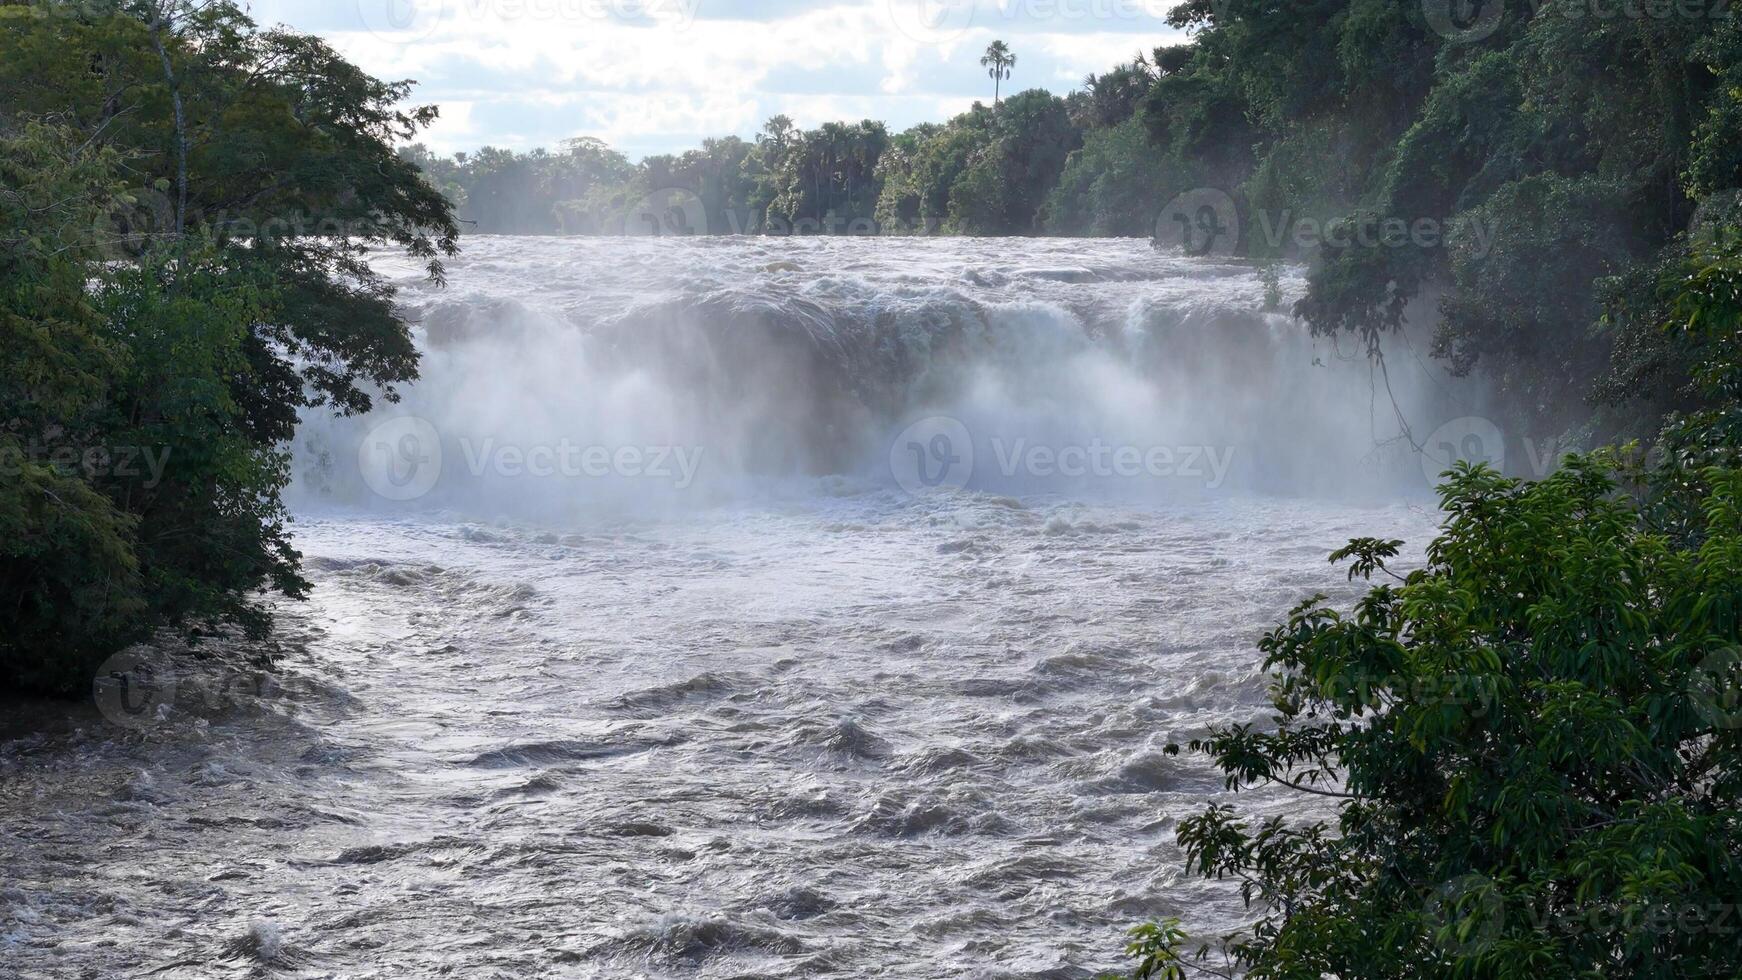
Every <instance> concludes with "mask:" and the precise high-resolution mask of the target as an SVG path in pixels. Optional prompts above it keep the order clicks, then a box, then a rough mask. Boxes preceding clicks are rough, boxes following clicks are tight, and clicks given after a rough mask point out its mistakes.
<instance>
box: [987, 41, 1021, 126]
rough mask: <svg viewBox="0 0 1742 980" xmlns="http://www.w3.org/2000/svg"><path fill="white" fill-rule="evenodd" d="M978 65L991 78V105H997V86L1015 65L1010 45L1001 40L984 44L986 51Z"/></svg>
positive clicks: (995, 106) (994, 106)
mask: <svg viewBox="0 0 1742 980" xmlns="http://www.w3.org/2000/svg"><path fill="white" fill-rule="evenodd" d="M980 67H982V68H984V69H986V74H987V75H988V76H990V77H991V79H992V107H993V108H994V109H996V108H997V107H998V88H999V86H1000V85H1002V84H1003V83H1004V80H1005V79H1006V78H1009V77H1010V69H1012V68H1014V67H1016V56H1015V55H1014V54H1011V53H1010V47H1009V46H1008V45H1006V44H1005V43H1004V42H1003V41H993V42H992V43H991V44H989V45H987V46H986V53H985V55H983V56H982V57H981V58H980Z"/></svg>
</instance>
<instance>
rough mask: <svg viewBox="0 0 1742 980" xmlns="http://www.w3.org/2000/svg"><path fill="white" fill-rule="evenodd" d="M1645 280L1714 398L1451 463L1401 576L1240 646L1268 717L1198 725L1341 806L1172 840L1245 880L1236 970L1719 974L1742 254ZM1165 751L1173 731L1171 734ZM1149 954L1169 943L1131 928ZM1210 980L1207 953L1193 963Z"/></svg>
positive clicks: (1357, 562)
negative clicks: (1248, 915) (1437, 524)
mask: <svg viewBox="0 0 1742 980" xmlns="http://www.w3.org/2000/svg"><path fill="white" fill-rule="evenodd" d="M1731 232H1732V233H1731V234H1730V235H1728V236H1724V237H1723V238H1722V239H1721V240H1720V241H1719V242H1718V243H1716V244H1715V245H1713V246H1711V247H1709V248H1703V249H1702V250H1700V251H1698V252H1696V253H1695V254H1693V255H1692V256H1690V257H1689V258H1687V259H1686V260H1685V262H1684V263H1682V264H1680V265H1678V266H1676V267H1673V268H1671V269H1669V270H1667V271H1666V272H1665V274H1664V276H1663V278H1662V280H1661V281H1660V288H1661V290H1662V293H1663V299H1664V301H1665V306H1664V308H1665V309H1666V310H1667V311H1668V312H1667V314H1666V316H1667V322H1666V323H1664V324H1663V326H1662V329H1664V330H1665V331H1666V332H1667V333H1669V334H1672V335H1675V336H1677V337H1679V338H1680V339H1681V340H1682V341H1683V342H1685V343H1687V344H1688V345H1689V346H1690V347H1691V349H1692V351H1693V352H1694V353H1695V354H1696V355H1697V356H1698V358H1699V363H1700V364H1701V365H1702V366H1701V368H1700V369H1699V370H1698V371H1697V372H1696V373H1695V376H1694V379H1693V382H1694V384H1695V386H1696V387H1697V388H1698V389H1699V392H1700V394H1701V395H1702V397H1703V398H1704V399H1705V400H1706V401H1707V402H1708V403H1709V404H1711V405H1712V406H1713V407H1711V408H1708V409H1705V410H1702V411H1699V412H1695V413H1690V414H1689V415H1687V416H1685V417H1680V418H1675V419H1672V420H1670V422H1669V423H1668V426H1667V428H1666V433H1665V438H1664V444H1665V446H1666V451H1665V452H1664V453H1663V455H1662V460H1661V462H1660V463H1659V464H1658V465H1657V466H1655V468H1651V469H1646V468H1644V467H1643V466H1642V465H1641V464H1640V462H1639V461H1638V459H1637V453H1636V452H1635V451H1634V450H1633V449H1631V448H1624V449H1622V450H1620V451H1613V450H1606V451H1602V452H1599V453H1596V454H1592V455H1588V456H1571V457H1569V458H1568V459H1567V460H1566V463H1565V465H1564V467H1563V468H1562V469H1561V470H1560V471H1559V472H1557V473H1555V474H1553V475H1552V476H1550V477H1548V478H1547V479H1544V480H1542V481H1540V482H1536V483H1525V482H1522V481H1518V480H1511V479H1507V478H1505V477H1502V476H1500V475H1499V474H1497V473H1494V472H1492V471H1491V470H1488V469H1486V468H1484V467H1471V466H1468V465H1465V464H1460V465H1459V466H1458V467H1457V468H1456V469H1455V470H1453V471H1451V472H1449V473H1447V474H1446V478H1447V479H1446V482H1445V484H1444V485H1443V486H1442V487H1441V489H1440V495H1441V506H1442V508H1443V510H1444V512H1445V514H1446V518H1445V523H1444V525H1443V527H1442V530H1441V533H1440V535H1439V537H1438V538H1436V539H1435V540H1434V542H1433V543H1432V544H1431V545H1430V546H1429V547H1428V550H1427V564H1426V566H1425V567H1423V568H1419V569H1417V570H1414V571H1411V572H1409V573H1408V574H1407V575H1399V574H1397V573H1396V572H1394V571H1392V569H1391V568H1390V563H1391V562H1392V560H1393V559H1395V557H1396V556H1397V554H1398V552H1399V546H1400V545H1401V544H1402V542H1398V541H1384V540H1377V539H1371V538H1363V539H1357V540H1355V541H1352V542H1350V543H1349V545H1348V547H1346V548H1344V549H1342V550H1340V551H1338V552H1336V553H1335V554H1333V555H1332V559H1333V560H1347V561H1350V562H1351V565H1350V578H1351V579H1353V578H1355V577H1356V576H1360V577H1361V578H1362V579H1363V580H1371V579H1372V578H1373V576H1374V575H1375V574H1376V573H1377V574H1379V575H1382V576H1385V577H1387V578H1389V579H1391V581H1387V582H1384V583H1383V584H1380V585H1378V586H1375V587H1373V588H1372V589H1371V590H1370V591H1369V592H1368V593H1367V595H1366V596H1365V597H1363V598H1362V599H1361V600H1359V601H1358V602H1357V603H1356V604H1355V605H1354V607H1353V608H1352V609H1351V610H1349V611H1347V612H1343V611H1339V610H1337V609H1334V608H1331V607H1330V606H1329V605H1328V604H1327V603H1326V601H1325V600H1324V597H1322V596H1320V597H1315V598H1313V599H1309V600H1308V601H1306V602H1305V603H1303V604H1301V605H1300V606H1298V607H1297V608H1296V609H1295V610H1294V611H1293V612H1292V613H1291V614H1290V616H1289V618H1288V622H1287V623H1286V624H1285V625H1283V626H1281V627H1278V628H1277V629H1275V630H1273V631H1271V632H1270V633H1269V634H1267V635H1266V636H1265V637H1264V638H1263V640H1262V641H1261V642H1260V644H1259V646H1260V649H1261V650H1262V651H1263V652H1264V654H1265V663H1266V666H1267V668H1269V669H1271V670H1272V671H1273V672H1274V673H1273V679H1272V685H1271V691H1272V697H1273V703H1274V705H1275V707H1276V712H1277V713H1276V717H1275V719H1274V724H1273V725H1271V726H1259V725H1236V726H1232V727H1228V728H1223V729H1219V730H1216V731H1213V732H1212V733H1211V734H1210V735H1209V736H1208V737H1207V738H1204V739H1201V740H1199V741H1196V742H1194V743H1192V748H1193V749H1195V750H1198V751H1203V752H1206V753H1208V754H1209V755H1210V756H1211V758H1213V759H1214V761H1215V763H1216V764H1217V766H1218V767H1219V768H1221V769H1222V771H1223V772H1224V773H1225V774H1226V777H1227V785H1228V786H1229V787H1230V788H1233V789H1243V788H1248V787H1253V786H1260V785H1265V784H1276V785H1280V786H1283V787H1286V788H1291V789H1293V790H1295V791H1298V792H1301V793H1303V794H1310V795H1311V796H1312V797H1314V798H1316V799H1318V800H1320V801H1329V803H1328V805H1330V806H1334V807H1335V810H1336V821H1335V824H1331V823H1328V822H1325V821H1323V820H1314V819H1310V818H1307V819H1285V818H1272V819H1269V820H1265V821H1262V822H1256V823H1255V822H1253V821H1251V820H1248V819H1246V818H1244V817H1243V816H1241V814H1240V813H1239V811H1238V810H1237V809H1236V808H1234V807H1231V806H1225V805H1213V806H1211V807H1209V808H1208V809H1207V810H1206V811H1205V812H1204V813H1203V814H1202V815H1200V816H1197V817H1193V818H1191V819H1188V820H1185V821H1182V823H1181V825H1180V829H1179V831H1178V837H1179V840H1180V843H1181V844H1182V845H1183V846H1184V848H1185V850H1186V854H1187V859H1188V861H1189V862H1190V865H1191V867H1192V869H1193V870H1194V871H1196V872H1198V873H1199V874H1202V875H1206V876H1209V877H1214V878H1224V879H1230V880H1233V881H1237V882H1239V883H1240V886H1241V894H1242V896H1243V898H1244V899H1245V901H1246V903H1247V905H1248V907H1249V908H1251V909H1252V910H1253V911H1254V912H1255V914H1256V915H1255V920H1254V921H1253V922H1252V924H1251V925H1250V926H1249V927H1247V928H1245V929H1243V930H1240V931H1238V932H1236V933H1234V934H1232V935H1230V936H1228V937H1226V938H1225V939H1224V942H1223V950H1224V951H1225V952H1226V953H1227V954H1228V956H1229V957H1230V958H1231V959H1232V961H1233V963H1232V964H1231V965H1232V966H1233V967H1234V968H1235V969H1236V970H1239V971H1244V972H1245V973H1246V975H1249V976H1254V977H1320V976H1339V977H1406V976H1448V977H1498V978H1509V977H1519V978H1525V977H1542V976H1552V977H1584V976H1599V975H1601V976H1626V977H1666V978H1667V977H1684V976H1731V975H1734V972H1735V968H1736V944H1735V935H1734V930H1735V927H1734V924H1733V923H1732V922H1731V921H1730V920H1731V919H1732V918H1733V915H1734V912H1735V909H1736V908H1737V902H1738V900H1739V899H1742V467H1739V466H1738V463H1739V462H1742V424H1739V423H1738V418H1739V417H1742V410H1739V408H1738V406H1739V405H1742V356H1739V355H1738V347H1737V346H1736V343H1735V339H1736V336H1737V334H1738V331H1742V261H1739V260H1738V258H1739V256H1742V247H1739V246H1738V244H1737V236H1736V235H1735V234H1734V229H1731ZM1170 750H1171V751H1177V748H1175V749H1170ZM1139 940H1140V941H1139V942H1137V943H1134V944H1133V948H1132V953H1133V955H1137V956H1140V957H1143V962H1144V963H1150V962H1155V961H1156V960H1157V958H1158V957H1159V958H1160V961H1161V962H1170V961H1169V960H1168V959H1167V956H1168V954H1171V953H1173V952H1176V951H1178V950H1179V949H1180V948H1181V947H1182V946H1183V945H1184V944H1185V940H1184V938H1183V937H1181V936H1179V935H1178V934H1177V933H1173V932H1170V931H1168V930H1159V931H1158V930H1155V929H1150V930H1148V931H1147V932H1145V933H1144V934H1143V935H1142V936H1140V937H1139ZM1215 972H1217V973H1219V974H1223V975H1225V973H1226V971H1225V970H1217V971H1215Z"/></svg>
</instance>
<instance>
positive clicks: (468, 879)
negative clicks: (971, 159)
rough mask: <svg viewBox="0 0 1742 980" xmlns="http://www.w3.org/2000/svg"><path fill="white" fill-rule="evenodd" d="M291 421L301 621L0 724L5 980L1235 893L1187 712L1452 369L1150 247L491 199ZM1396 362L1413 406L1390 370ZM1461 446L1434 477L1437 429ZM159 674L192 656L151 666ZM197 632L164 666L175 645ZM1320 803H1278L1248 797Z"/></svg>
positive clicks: (1025, 933)
mask: <svg viewBox="0 0 1742 980" xmlns="http://www.w3.org/2000/svg"><path fill="white" fill-rule="evenodd" d="M381 267H382V268H384V269H386V270H388V271H389V272H390V273H391V274H392V275H393V276H394V278H395V279H396V280H398V281H400V282H401V283H402V285H403V287H404V290H403V292H402V295H401V297H400V299H401V301H402V302H403V304H404V305H405V308H406V310H407V311H408V313H410V314H411V315H412V316H414V317H415V318H416V319H417V322H418V324H419V326H418V331H417V332H418V339H419V342H420V344H421V345H422V347H423V348H424V350H425V355H426V356H425V363H424V369H423V377H422V378H421V379H420V380H419V381H418V382H417V383H416V384H415V385H411V386H409V387H408V388H407V389H406V391H405V397H404V399H403V401H401V402H400V403H398V404H394V405H389V404H382V405H380V406H379V407H378V409H377V411H376V412H374V413H372V414H371V415H370V416H368V417H366V418H361V419H348V420H332V419H329V418H325V417H322V416H319V415H318V414H313V413H311V415H310V417H309V419H308V420H307V423H306V424H305V426H304V430H303V433H302V435H300V436H299V439H298V441H297V444H296V445H295V446H294V447H293V453H294V467H295V470H296V478H295V484H294V486H293V487H292V488H291V491H290V494H289V499H290V501H291V504H292V509H293V513H294V515H295V525H294V527H295V534H296V541H297V544H298V547H299V548H300V549H301V550H302V551H303V553H304V555H305V563H306V567H307V573H308V576H309V578H310V580H311V581H312V583H313V591H312V595H311V597H310V598H309V599H308V600H307V601H306V602H288V601H283V602H276V603H275V604H274V605H275V608H276V609H277V611H278V619H279V624H280V627H279V635H278V637H277V639H276V641H275V647H274V649H275V651H276V653H277V658H276V660H275V661H273V663H272V664H271V665H270V666H260V665H251V664H250V662H249V661H248V660H246V659H245V658H244V656H243V654H244V653H245V652H246V651H245V650H244V645H243V644H241V643H239V642H233V641H218V642H208V643H207V644H205V645H204V646H202V648H201V649H200V652H199V654H198V656H197V657H193V658H190V657H188V656H179V657H170V656H169V654H168V652H166V651H162V650H158V651H134V652H132V653H130V654H128V655H127V657H126V658H124V663H123V664H122V666H127V665H129V664H134V665H137V664H144V665H146V666H151V665H156V666H157V667H158V669H159V671H160V672H159V673H158V674H156V675H154V676H155V682H154V684H153V685H150V686H142V685H134V686H132V687H130V688H129V689H127V690H125V691H119V690H116V689H115V686H114V684H113V683H110V684H108V685H107V686H105V687H103V689H102V691H101V697H100V698H99V699H98V701H100V702H101V703H100V704H98V703H95V702H94V703H93V704H91V705H86V706H82V707H71V708H69V707H68V706H65V705H42V704H19V703H11V704H8V705H4V706H0V707H4V708H5V709H6V710H7V711H8V714H9V717H7V718H5V719H4V720H3V721H0V866H3V867H4V868H5V872H4V875H3V876H0V975H5V974H11V975H17V976H21V977H57V978H58V977H67V978H74V977H81V978H82V977H109V976H123V977H140V976H147V975H157V976H171V977H182V976H187V977H251V976H274V977H346V978H350V977H383V978H385V977H420V978H421V977H431V978H433V977H446V976H463V977H478V978H484V977H504V978H506V977H514V978H520V977H547V976H548V977H576V978H582V977H599V978H604V977H612V978H616V977H820V976H841V977H860V976H898V977H942V976H975V977H1086V976H1090V975H1092V974H1093V973H1094V972H1095V971H1096V970H1099V969H1108V968H1113V967H1116V966H1118V965H1119V961H1120V957H1119V950H1120V947H1121V945H1122V942H1123V931H1124V930H1125V929H1127V928H1129V927H1130V926H1132V925H1135V924H1137V923H1140V922H1144V921H1149V920H1153V919H1157V918H1162V917H1167V916H1177V917H1179V918H1181V919H1182V920H1184V922H1185V925H1186V926H1187V928H1188V929H1190V930H1192V931H1193V932H1194V933H1196V934H1199V935H1204V936H1209V935H1213V934H1215V933H1217V932H1218V931H1221V930H1227V929H1231V928H1234V927H1235V926H1237V925H1238V924H1240V923H1241V922H1243V921H1245V918H1246V915H1247V913H1246V912H1245V910H1244V909H1243V908H1242V907H1241V905H1240V902H1239V900H1238V895H1237V894H1236V893H1235V892H1233V891H1231V890H1230V889H1229V888H1227V887H1225V886H1223V885H1220V884H1215V883H1208V882H1203V881H1201V880H1198V879H1196V878H1194V877H1193V876H1191V875H1190V874H1188V873H1187V872H1186V869H1185V867H1184V862H1183V859H1182V854H1181V852H1180V850H1179V848H1178V847H1177V846H1176V845H1175V843H1174V830H1175V827H1176V825H1177V822H1178V821H1179V820H1180V819H1181V818H1182V817H1185V816H1189V815H1191V814H1193V813H1196V812H1199V811H1201V810H1202V808H1203V807H1204V806H1205V804H1206V803H1209V802H1212V801H1217V802H1227V801H1231V800H1232V799H1233V794H1230V793H1227V792H1226V791H1225V789H1224V786H1223V782H1222V778H1221V775H1220V773H1219V772H1217V771H1216V770H1214V769H1213V767H1211V766H1209V765H1207V764H1206V763H1205V762H1204V761H1203V760H1202V759H1200V758H1196V757H1193V756H1192V755H1191V754H1189V753H1187V754H1183V755H1179V756H1171V755H1168V754H1166V753H1164V751H1163V749H1164V747H1165V746H1167V745H1168V744H1169V743H1172V742H1183V741H1185V740H1188V739H1190V738H1193V737H1196V736H1199V735H1202V734H1204V733H1205V732H1207V731H1208V730H1209V729H1210V727H1211V726H1214V725H1218V724H1228V723H1245V722H1251V723H1255V724H1259V725H1263V724H1266V723H1267V719H1268V717H1269V709H1268V706H1267V702H1266V698H1265V678H1264V676H1263V673H1262V671H1261V669H1260V664H1259V657H1258V654H1257V653H1256V648H1255V641H1256V639H1257V637H1258V635H1259V634H1260V633H1261V632H1262V631H1263V630H1264V629H1265V628H1267V627H1268V626H1269V625H1270V624H1272V623H1274V622H1276V621H1278V620H1279V619H1280V618H1281V617H1283V616H1284V615H1286V612H1287V610H1288V609H1289V608H1290V607H1291V606H1292V605H1294V604H1295V603H1296V602H1298V601H1299V600H1300V599H1302V598H1304V597H1306V596H1308V595H1311V594H1313V593H1318V592H1325V593H1328V594H1331V595H1333V596H1339V597H1348V596H1352V595H1354V594H1355V588H1354V587H1353V586H1351V585H1350V584H1349V583H1348V582H1347V581H1346V580H1345V576H1344V574H1343V572H1342V571H1341V570H1339V569H1337V568H1334V567H1332V566H1331V565H1329V564H1328V563H1327V562H1326V560H1325V556H1326V555H1327V553H1328V552H1330V551H1331V550H1332V549H1334V548H1336V547H1338V546H1340V545H1342V544H1343V543H1345V542H1346V540H1347V539H1348V538H1350V537H1353V536H1357V535H1387V536H1393V537H1398V538H1403V539H1405V540H1406V541H1408V542H1409V551H1408V554H1409V555H1410V556H1419V554H1420V548H1421V546H1422V545H1424V544H1425V543H1426V541H1427V539H1428V537H1429V536H1430V535H1431V533H1432V529H1433V526H1434V523H1435V520H1436V517H1435V514H1434V511H1433V501H1432V496H1431V493H1430V487H1429V481H1428V480H1427V478H1426V477H1425V476H1424V474H1423V466H1422V465H1421V463H1420V462H1419V461H1418V460H1417V459H1415V458H1413V456H1412V455H1411V454H1407V453H1400V452H1398V451H1397V448H1396V446H1395V444H1389V440H1390V439H1391V436H1392V435H1393V434H1394V433H1395V429H1396V423H1395V417H1394V416H1395V414H1396V409H1401V410H1403V411H1404V412H1405V413H1410V412H1419V413H1422V414H1423V416H1424V417H1425V418H1426V419H1427V420H1428V421H1436V420H1437V419H1436V418H1435V413H1438V415H1439V416H1441V417H1444V416H1445V415H1447V413H1448V410H1447V409H1445V408H1444V407H1442V406H1440V405H1438V403H1436V402H1435V399H1443V398H1444V393H1443V391H1441V390H1440V388H1439V385H1440V381H1439V380H1438V379H1433V378H1428V377H1426V376H1425V375H1424V376H1421V377H1415V376H1414V375H1411V374H1408V373H1407V372H1402V371H1399V370H1396V369H1394V370H1393V372H1392V373H1393V377H1392V378H1391V386H1390V390H1389V392H1386V391H1383V390H1381V391H1378V392H1376V388H1375V382H1374V380H1373V376H1372V372H1371V370H1370V368H1369V366H1368V365H1367V364H1366V363H1365V362H1364V361H1363V360H1362V359H1361V358H1359V357H1351V356H1349V355H1348V353H1347V352H1346V351H1339V350H1337V349H1336V347H1335V346H1334V345H1330V344H1328V343H1326V342H1324V341H1314V340H1313V339H1312V338H1310V337H1307V336H1305V335H1304V333H1303V331H1302V328H1301V327H1300V326H1299V325H1298V324H1297V323H1295V322H1294V321H1292V320H1291V319H1290V318H1288V317H1287V316H1285V315H1282V314H1279V313H1276V312H1266V309H1267V307H1271V308H1274V304H1273V303H1270V302H1269V300H1271V299H1274V298H1275V297H1274V296H1267V294H1268V293H1270V292H1271V291H1272V290H1274V291H1275V292H1277V293H1280V294H1281V297H1282V299H1283V301H1284V303H1285V304H1286V301H1287V299H1288V298H1289V297H1291V296H1294V295H1298V293H1299V290H1300V289H1301V287H1302V283H1301V281H1300V279H1299V277H1298V273H1296V272H1285V273H1284V274H1283V275H1282V276H1281V278H1280V280H1279V281H1278V282H1276V283H1274V284H1273V285H1272V286H1270V287H1267V286H1266V284H1265V283H1264V282H1263V280H1262V278H1261V277H1260V276H1259V275H1257V274H1256V273H1255V272H1254V271H1253V270H1252V269H1250V268H1248V267H1245V266H1242V265H1237V264H1224V263H1216V262H1213V261H1203V260H1191V259H1186V258H1182V257H1177V256H1169V255H1164V254H1160V253H1157V252H1154V251H1152V250H1151V249H1150V248H1149V247H1148V245H1147V244H1146V243H1143V242H1134V241H1095V242H1082V241H1066V240H1039V239H1036V240H1025V239H1016V240H1011V239H1002V240H975V239H919V240H892V239H882V240H879V239H847V238H814V239H744V238H735V239H669V238H666V239H658V238H651V239H563V240H555V239H514V238H487V237H486V238H479V239H476V240H473V241H471V242H469V244H468V249H467V254H466V255H465V256H464V257H463V258H461V259H460V260H458V261H456V262H454V263H452V265H451V267H450V269H449V273H450V276H451V281H450V283H449V284H448V286H447V287H446V288H445V289H437V288H435V287H433V286H430V285H428V284H426V283H423V282H421V281H420V280H419V278H418V275H417V270H416V269H415V268H414V267H413V266H411V265H410V264H406V263H401V262H398V261H396V260H394V261H384V262H383V263H382V266H381ZM1394 400H1395V402H1396V408H1394V406H1393V404H1392V403H1393V401H1394ZM1434 468H1437V467H1430V468H1429V469H1434ZM171 665H173V666H171ZM166 670H167V671H170V672H169V673H165V672H164V671H166ZM1238 802H1239V803H1240V804H1241V805H1243V806H1246V807H1250V808H1252V810H1253V811H1254V812H1256V813H1260V814H1264V815H1277V814H1283V815H1294V816H1298V815H1303V814H1304V815H1310V814H1311V813H1313V812H1316V810H1315V808H1314V807H1312V806H1310V805H1307V804H1303V803H1302V801H1301V799H1300V798H1299V797H1298V796H1296V795H1292V794H1287V793H1283V792H1277V791H1273V790H1260V791H1257V792H1252V793H1243V794H1240V797H1239V801H1238Z"/></svg>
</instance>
